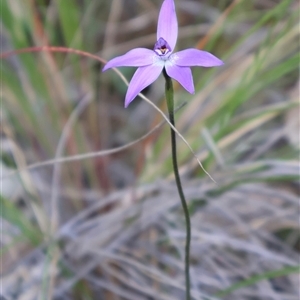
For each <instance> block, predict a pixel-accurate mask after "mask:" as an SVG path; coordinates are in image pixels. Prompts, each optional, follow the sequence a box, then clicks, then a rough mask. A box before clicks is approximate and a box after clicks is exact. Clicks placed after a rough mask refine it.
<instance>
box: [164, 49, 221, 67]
mask: <svg viewBox="0 0 300 300" xmlns="http://www.w3.org/2000/svg"><path fill="white" fill-rule="evenodd" d="M170 60H172V61H173V63H174V64H176V65H177V66H181V67H192V66H199V67H217V66H221V65H223V64H224V63H223V62H222V60H220V59H219V58H217V57H216V56H214V55H212V54H211V53H209V52H206V51H202V50H198V49H185V50H182V51H179V52H176V53H173V54H172V55H171V57H170Z"/></svg>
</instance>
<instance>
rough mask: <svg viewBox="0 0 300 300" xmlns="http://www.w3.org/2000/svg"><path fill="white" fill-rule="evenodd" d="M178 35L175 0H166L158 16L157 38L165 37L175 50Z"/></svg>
mask: <svg viewBox="0 0 300 300" xmlns="http://www.w3.org/2000/svg"><path fill="white" fill-rule="evenodd" d="M177 35H178V23H177V17H176V11H175V4H174V0H164V2H163V4H162V6H161V9H160V12H159V17H158V23H157V40H158V39H159V38H161V37H162V38H163V39H165V40H166V41H167V42H168V44H169V45H170V47H171V50H172V51H173V50H174V48H175V45H176V41H177Z"/></svg>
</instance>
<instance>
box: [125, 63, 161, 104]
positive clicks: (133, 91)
mask: <svg viewBox="0 0 300 300" xmlns="http://www.w3.org/2000/svg"><path fill="white" fill-rule="evenodd" d="M163 67H164V65H163V64H153V65H150V66H145V67H140V68H138V69H137V70H136V72H135V73H134V75H133V77H132V79H131V81H130V83H129V86H128V90H127V93H126V97H125V107H127V106H128V105H129V103H130V102H131V101H132V100H133V99H134V98H135V97H136V96H137V95H138V94H139V93H140V92H141V91H142V90H143V89H144V88H146V87H147V86H148V85H150V84H151V83H152V82H153V81H155V80H156V79H157V78H158V76H159V74H160V73H161V71H162V69H163Z"/></svg>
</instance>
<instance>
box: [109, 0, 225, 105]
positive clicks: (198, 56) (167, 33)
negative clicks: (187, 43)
mask: <svg viewBox="0 0 300 300" xmlns="http://www.w3.org/2000/svg"><path fill="white" fill-rule="evenodd" d="M177 36H178V23H177V17H176V11H175V4H174V0H164V2H163V4H162V7H161V9H160V13H159V17H158V24H157V42H156V43H155V45H154V50H150V49H145V48H136V49H132V50H130V51H129V52H127V53H126V54H124V55H122V56H118V57H115V58H113V59H112V60H110V61H109V62H107V64H106V65H105V66H104V68H103V71H106V70H108V69H110V68H115V67H139V68H138V69H137V70H136V72H135V73H134V75H133V77H132V79H131V81H130V83H129V86H128V90H127V93H126V97H125V107H127V106H128V105H129V103H130V102H131V101H132V100H134V98H135V97H136V96H137V95H138V94H139V93H140V92H141V91H142V90H143V89H144V88H146V87H147V86H148V85H150V84H151V83H152V82H154V81H155V80H156V79H157V78H158V76H159V75H160V73H161V72H162V70H163V68H165V70H166V72H167V74H168V75H169V76H170V77H172V78H173V79H175V80H177V81H178V82H179V83H180V84H181V85H182V86H183V87H184V88H185V89H186V90H187V91H188V92H189V93H191V94H194V93H195V88H194V82H193V76H192V71H191V68H190V67H192V66H199V67H216V66H221V65H222V64H223V62H222V61H221V60H220V59H218V58H217V57H215V56H214V55H212V54H210V53H209V52H206V51H201V50H198V49H186V50H183V51H179V52H176V53H173V50H174V48H175V45H176V41H177Z"/></svg>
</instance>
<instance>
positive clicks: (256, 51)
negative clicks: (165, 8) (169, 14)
mask: <svg viewBox="0 0 300 300" xmlns="http://www.w3.org/2000/svg"><path fill="white" fill-rule="evenodd" d="M161 2H162V1H160V0H155V1H151V0H112V1H104V0H76V1H75V0H52V1H51V0H26V1H23V0H13V1H2V2H1V53H2V54H3V53H11V54H13V53H12V51H14V50H16V49H21V48H27V47H40V46H47V45H48V46H62V47H70V48H74V49H78V50H82V51H86V52H90V53H93V54H96V55H98V56H99V57H101V58H102V59H106V60H108V59H110V58H112V57H114V56H116V55H121V54H123V53H125V52H126V51H128V50H130V49H132V48H134V47H147V48H152V47H153V45H154V43H155V39H156V22H157V17H158V12H159V9H160V6H161ZM175 2H176V9H177V16H178V20H179V25H180V28H179V39H178V43H177V49H184V48H190V47H197V48H199V49H204V50H207V51H210V52H212V53H213V54H215V55H216V56H218V57H220V58H221V59H222V60H224V62H225V65H224V66H223V67H221V68H212V69H205V68H194V69H193V74H194V82H195V86H196V87H197V91H196V94H195V95H190V94H188V93H187V92H186V91H184V90H182V88H181V87H179V86H176V90H177V91H176V105H177V106H179V105H180V104H182V103H186V105H185V106H184V107H183V108H181V109H180V110H179V111H178V112H177V114H176V119H177V128H178V130H179V131H180V132H181V133H182V134H183V136H184V137H185V138H186V139H187V141H188V142H189V143H190V145H191V146H192V148H193V149H194V151H195V152H196V153H197V156H198V157H199V158H200V159H201V161H202V162H203V164H204V166H205V167H206V169H207V170H208V171H209V172H210V174H211V175H212V176H213V178H214V179H215V180H216V181H217V183H218V184H217V185H215V184H214V183H213V182H211V181H210V180H209V178H207V176H206V175H205V174H204V173H203V171H202V170H201V168H200V167H199V165H198V164H197V162H196V160H195V159H194V157H193V155H192V154H191V152H190V151H189V149H188V148H187V147H186V145H185V144H184V143H183V142H181V141H180V140H178V155H179V161H180V166H181V174H182V178H183V182H184V190H185V193H186V196H187V198H188V201H189V207H190V211H191V214H192V227H193V240H192V261H191V265H192V278H193V280H192V284H193V293H192V294H193V298H194V299H233V300H234V299H237V300H238V299H251V300H254V299H258V300H261V299H266V300H269V299H277V300H279V299H289V300H292V299H298V294H299V286H298V276H299V275H298V274H295V273H296V272H297V271H298V266H297V264H298V262H299V250H300V239H299V219H298V217H299V211H298V208H299V127H300V125H299V2H298V1H291V0H281V1H279V0H278V1H277V0H260V1H255V0H254V1H245V0H244V1H243V0H240V1H237V0H235V1H226V0H222V1H214V0H203V1H200V0H177V1H175ZM102 67H103V64H101V63H100V62H99V61H96V60H93V59H91V58H88V57H86V56H83V55H78V54H75V53H57V52H55V53H54V52H47V51H42V52H32V53H22V54H18V55H8V56H5V58H2V60H1V98H2V99H1V120H0V121H1V162H0V163H1V224H2V227H1V231H2V234H1V260H2V268H1V281H2V293H3V296H5V297H6V298H7V299H22V300H23V299H130V300H134V299H184V276H183V274H184V272H183V247H184V232H185V231H184V226H185V224H184V219H183V216H182V211H181V207H180V202H179V198H178V196H177V193H176V188H175V186H174V182H173V177H172V168H171V159H170V152H171V151H170V146H169V143H168V141H169V128H168V126H167V125H165V126H163V127H160V128H159V129H158V130H156V131H155V133H153V134H152V135H149V136H147V137H146V138H144V139H143V140H141V141H140V142H139V143H137V144H135V145H134V146H133V147H130V148H126V149H125V150H123V151H119V152H114V153H111V154H109V155H104V156H100V155H94V154H93V153H95V152H97V151H101V150H106V149H112V148H116V147H120V146H124V145H127V143H129V142H131V141H133V140H135V139H139V138H140V137H141V136H143V135H144V134H146V133H147V132H149V131H150V130H151V129H152V128H153V127H154V126H156V125H157V124H158V123H159V122H161V120H162V117H161V116H160V115H159V114H158V113H157V112H156V111H155V110H154V109H153V108H152V107H150V106H149V104H147V103H146V102H145V101H143V100H142V99H141V98H137V99H136V100H135V101H134V102H133V103H132V104H131V105H130V106H129V108H127V109H124V107H123V106H124V104H123V103H124V95H125V92H126V85H125V84H124V83H123V82H122V80H121V79H120V77H119V76H118V74H116V73H114V72H113V71H108V72H106V73H101V69H102ZM121 71H122V73H123V74H124V75H125V77H126V78H127V79H128V80H129V79H130V78H131V76H132V74H133V72H134V68H122V69H121ZM163 86H164V82H163V78H160V80H158V81H156V82H155V83H154V84H153V85H152V86H151V87H149V88H147V89H146V90H145V91H144V94H145V95H146V96H147V97H148V98H149V99H150V100H151V101H152V102H154V103H155V104H157V105H158V106H159V107H160V108H161V109H162V110H164V111H166V108H165V103H164V98H163ZM78 154H87V156H88V155H90V156H91V157H89V158H85V159H74V160H72V161H66V160H67V159H66V158H69V160H71V159H70V157H72V156H74V155H78ZM92 156H93V157H92ZM53 159H54V161H55V160H56V161H57V160H58V159H60V161H61V162H63V163H58V162H57V163H54V162H53V161H52V162H50V163H48V164H47V165H45V164H44V165H41V164H40V165H39V163H43V162H45V161H48V160H53ZM14 171H17V172H14Z"/></svg>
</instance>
